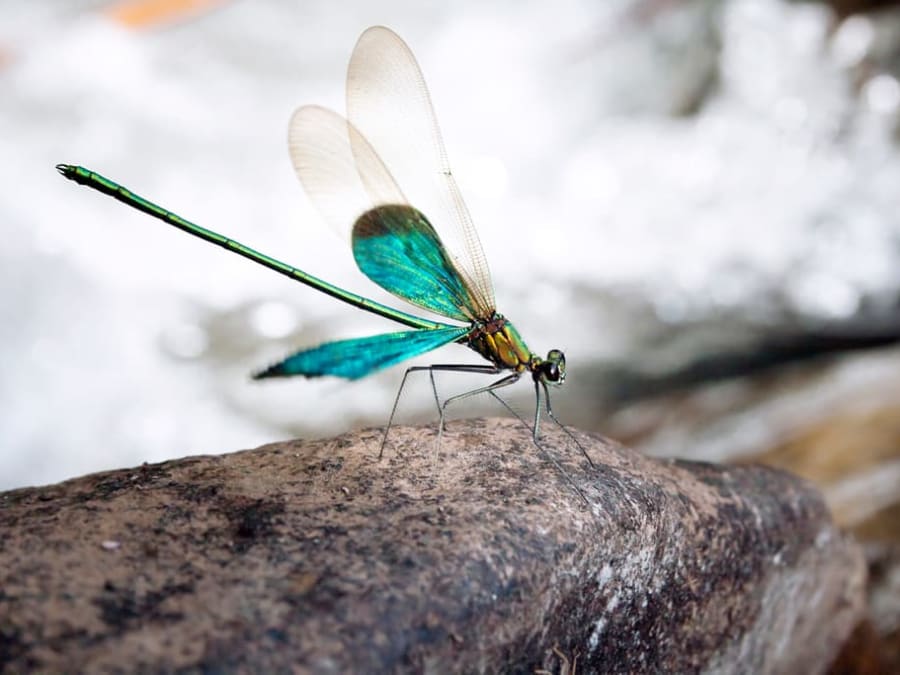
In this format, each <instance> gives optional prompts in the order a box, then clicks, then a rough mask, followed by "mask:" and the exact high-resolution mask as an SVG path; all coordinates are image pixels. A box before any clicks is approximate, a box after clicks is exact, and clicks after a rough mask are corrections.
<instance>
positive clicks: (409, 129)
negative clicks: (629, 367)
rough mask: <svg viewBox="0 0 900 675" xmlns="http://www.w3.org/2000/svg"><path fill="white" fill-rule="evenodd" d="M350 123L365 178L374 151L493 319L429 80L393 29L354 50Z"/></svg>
mask: <svg viewBox="0 0 900 675" xmlns="http://www.w3.org/2000/svg"><path fill="white" fill-rule="evenodd" d="M347 118H348V120H349V121H350V123H351V128H352V129H355V130H356V132H357V133H354V134H351V135H350V136H349V137H348V139H349V141H350V145H351V149H352V152H353V156H354V159H355V160H356V163H357V166H358V167H359V169H360V173H361V174H362V173H364V171H366V170H368V163H369V155H370V154H371V153H372V148H375V150H376V151H377V153H378V154H377V156H378V157H380V158H381V161H382V162H383V164H382V166H383V167H385V171H386V172H387V173H388V175H390V176H392V177H393V178H394V179H396V183H395V185H400V186H402V187H403V190H404V192H405V194H406V196H407V197H408V198H409V199H408V201H406V200H404V202H405V203H409V204H411V205H412V206H414V207H416V208H417V209H418V210H419V211H421V212H422V213H424V214H425V215H426V216H427V217H428V218H429V220H430V221H431V223H432V224H433V225H434V227H435V229H436V230H437V232H438V233H439V235H440V238H441V240H442V241H443V243H444V245H445V246H446V248H447V250H448V252H449V255H450V258H451V260H452V261H453V264H454V266H455V267H456V268H457V270H458V271H459V273H460V276H461V277H462V278H463V280H464V282H465V283H466V285H467V286H468V287H469V290H470V294H471V296H472V300H473V302H474V304H475V306H476V308H477V310H478V313H479V315H481V316H490V315H491V314H493V311H494V308H495V302H494V292H493V286H492V284H491V276H490V270H489V268H488V264H487V260H486V258H485V256H484V251H483V249H482V247H481V242H480V241H479V239H478V234H477V233H476V231H475V227H474V225H473V224H472V220H471V217H470V216H469V211H468V209H467V208H466V205H465V202H463V199H462V195H461V194H460V192H459V188H458V187H457V185H456V181H455V180H454V178H453V175H452V173H451V172H450V165H449V163H448V161H447V154H446V151H445V150H444V142H443V140H442V138H441V132H440V129H439V128H438V124H437V119H436V117H435V115H434V110H433V108H432V105H431V97H430V95H429V93H428V88H427V86H426V84H425V79H424V78H423V76H422V72H421V70H420V69H419V66H418V64H417V63H416V59H415V57H414V56H413V54H412V51H410V49H409V47H408V46H407V45H406V43H404V42H403V40H401V39H400V37H399V36H397V35H396V34H395V33H394V32H393V31H391V30H389V29H387V28H384V27H382V26H374V27H372V28H369V29H368V30H366V31H365V32H364V33H363V34H362V36H360V38H359V41H358V42H357V43H356V47H355V48H354V50H353V55H352V57H351V58H350V66H349V69H348V72H347ZM370 144H371V145H370ZM401 203H403V202H401ZM357 215H358V214H357Z"/></svg>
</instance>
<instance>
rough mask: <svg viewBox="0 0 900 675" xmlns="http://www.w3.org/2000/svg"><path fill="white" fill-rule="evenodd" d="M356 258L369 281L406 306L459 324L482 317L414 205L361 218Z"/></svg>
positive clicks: (356, 228)
mask: <svg viewBox="0 0 900 675" xmlns="http://www.w3.org/2000/svg"><path fill="white" fill-rule="evenodd" d="M353 257H354V258H355V259H356V264H357V265H358V266H359V269H360V270H362V272H363V273H364V274H365V275H366V276H367V277H369V278H370V279H371V280H372V281H374V282H375V283H376V284H378V285H379V286H381V287H382V288H384V289H385V290H387V291H389V292H391V293H393V294H394V295H396V296H398V297H400V298H403V299H404V300H406V301H407V302H411V303H412V304H414V305H418V306H419V307H424V308H425V309H427V310H430V311H432V312H436V313H438V314H441V315H442V316H446V317H449V318H452V319H457V320H459V321H472V320H473V319H475V318H478V317H479V316H480V311H479V309H478V305H477V303H476V301H475V299H474V297H473V295H472V292H471V290H470V287H469V285H468V284H467V283H466V282H465V281H464V280H463V278H462V277H461V276H460V274H459V272H458V271H457V269H456V267H455V266H454V265H453V263H452V262H451V261H450V258H449V256H448V255H447V251H446V250H445V249H444V246H443V244H442V243H441V240H440V239H439V238H438V235H437V233H436V232H435V231H434V228H433V227H432V226H431V223H429V222H428V219H427V218H426V217H425V216H424V215H423V214H422V213H421V212H419V211H418V210H416V209H415V208H413V207H412V206H409V205H407V204H387V205H384V206H378V207H376V208H374V209H370V210H369V211H366V213H364V214H363V215H362V216H360V217H359V218H358V219H357V221H356V223H355V224H354V225H353ZM481 318H484V317H481Z"/></svg>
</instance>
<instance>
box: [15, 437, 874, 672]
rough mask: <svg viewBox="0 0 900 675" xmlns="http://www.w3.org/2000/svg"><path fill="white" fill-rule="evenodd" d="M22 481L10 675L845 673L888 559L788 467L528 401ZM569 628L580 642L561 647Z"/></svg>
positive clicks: (567, 641) (18, 494) (571, 640)
mask: <svg viewBox="0 0 900 675" xmlns="http://www.w3.org/2000/svg"><path fill="white" fill-rule="evenodd" d="M391 433H392V435H391V442H390V443H389V446H388V449H387V451H386V455H385V458H384V459H383V460H382V461H377V460H376V459H375V458H376V457H377V454H378V447H379V442H380V432H379V431H377V430H376V431H363V432H359V433H354V434H349V435H346V436H342V437H339V438H335V439H331V440H323V441H315V442H309V441H296V442H288V443H277V444H272V445H268V446H265V447H262V448H259V449H256V450H250V451H245V452H238V453H234V454H230V455H224V456H216V457H193V458H188V459H183V460H177V461H171V462H166V463H163V464H157V465H144V466H142V467H140V468H137V469H132V470H121V471H113V472H108V473H103V474H95V475H91V476H86V477H83V478H79V479H76V480H71V481H68V482H65V483H61V484H59V485H53V486H48V487H42V488H33V489H23V490H15V491H12V492H7V493H3V494H2V495H0V669H4V670H5V671H6V672H20V671H34V670H40V671H70V672H74V671H99V670H121V671H129V672H135V671H142V670H143V671H170V670H175V669H190V670H196V671H203V672H231V671H238V670H243V671H258V672H284V671H287V670H293V671H294V672H304V671H307V672H324V673H327V672H340V673H346V672H381V671H394V672H397V671H400V672H404V671H410V672H453V671H465V672H474V671H482V672H534V671H535V670H539V669H547V670H550V671H552V672H559V671H560V670H562V669H563V668H564V667H566V666H565V661H564V660H563V658H562V657H565V658H566V659H568V660H569V662H570V663H569V665H570V666H571V665H572V662H574V661H575V659H576V658H577V665H576V667H577V672H579V673H583V672H622V671H645V672H646V671H668V672H676V671H677V672H696V671H713V672H715V671H722V672H755V673H780V672H805V673H814V672H821V671H824V670H825V669H827V668H828V666H829V664H830V663H831V661H832V659H833V658H834V657H835V655H836V654H837V652H838V650H839V649H840V646H841V644H842V643H843V641H844V640H845V639H846V638H847V636H848V635H849V634H850V631H851V630H852V629H853V627H854V625H856V623H857V622H858V620H859V617H860V614H861V611H862V605H863V585H864V574H865V573H864V565H863V561H862V558H861V555H860V553H859V551H858V549H857V548H856V546H855V545H854V544H852V542H850V541H849V540H847V539H845V538H844V537H843V536H842V535H841V534H840V533H839V532H838V531H837V530H836V529H835V528H834V527H833V525H832V524H831V521H830V518H829V515H828V512H827V511H826V509H825V507H824V505H823V503H822V501H821V499H820V497H819V495H818V494H817V493H816V492H815V491H814V490H813V489H812V488H811V487H810V486H808V485H807V484H806V483H804V482H803V481H801V480H799V479H796V478H794V477H792V476H790V475H788V474H785V473H781V472H779V471H776V470H773V469H766V468H762V467H753V466H746V467H731V468H726V467H720V466H716V465H710V464H703V463H690V462H680V461H665V460H657V459H650V458H646V457H643V456H641V455H639V454H637V453H635V452H633V451H631V450H629V449H627V448H624V447H621V446H619V445H617V444H615V443H612V442H610V441H607V440H603V439H599V438H592V437H588V436H584V435H579V438H580V440H581V441H582V442H583V444H584V445H585V446H586V447H587V449H588V451H589V454H590V456H591V458H592V459H593V462H594V464H595V468H591V467H590V466H589V464H588V463H587V462H586V461H585V460H584V458H583V456H582V455H581V454H580V453H579V452H578V450H577V449H576V448H575V447H574V445H573V444H572V442H571V441H570V440H569V439H568V438H567V437H566V436H565V435H564V434H563V433H561V432H560V431H559V430H558V429H556V430H554V429H547V430H546V431H545V432H544V437H543V443H542V445H543V446H544V448H545V449H547V450H549V451H551V452H552V453H553V454H554V456H555V457H557V458H558V460H559V462H560V464H561V465H562V466H563V467H564V468H565V471H566V472H567V474H568V476H569V477H570V479H571V480H573V481H574V482H576V483H577V484H578V485H579V486H580V488H581V490H582V491H583V492H584V494H585V496H586V497H587V499H588V500H589V501H590V503H591V506H590V508H588V506H587V505H586V504H585V501H584V500H583V499H582V498H581V497H580V496H579V495H578V493H577V492H576V491H575V490H574V489H573V487H572V486H571V485H570V483H569V482H568V481H567V479H566V477H565V476H564V475H563V474H562V473H561V472H560V470H558V469H557V468H554V466H553V465H552V464H551V463H550V462H549V461H548V460H547V457H546V455H545V454H543V453H542V452H541V451H540V450H539V449H538V448H536V446H535V445H534V444H533V443H532V442H531V439H530V436H529V434H528V433H527V432H526V431H525V430H524V429H523V427H522V426H521V425H519V424H517V423H515V422H514V421H508V420H474V421H469V422H454V423H452V424H451V425H450V426H449V428H448V430H447V431H446V432H445V435H444V439H443V442H442V446H441V447H440V449H435V447H434V435H433V430H428V429H421V428H396V429H393V430H392V432H391ZM554 648H555V649H554Z"/></svg>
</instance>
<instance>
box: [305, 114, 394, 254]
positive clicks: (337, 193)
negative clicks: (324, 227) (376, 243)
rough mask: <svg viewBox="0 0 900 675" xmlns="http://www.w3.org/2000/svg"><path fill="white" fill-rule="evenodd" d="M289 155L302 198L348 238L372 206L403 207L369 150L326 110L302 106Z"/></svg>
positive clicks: (387, 174) (390, 178)
mask: <svg viewBox="0 0 900 675" xmlns="http://www.w3.org/2000/svg"><path fill="white" fill-rule="evenodd" d="M288 150H289V152H290V156H291V162H292V163H293V165H294V170H295V171H296V173H297V177H298V178H299V179H300V182H301V183H302V184H303V188H304V189H305V190H306V194H307V195H309V198H310V200H311V201H312V202H313V204H314V205H315V207H316V209H317V210H318V211H319V213H320V214H321V215H322V217H323V218H325V220H326V221H327V222H328V224H329V225H331V226H332V227H333V228H334V229H335V230H336V231H338V232H344V233H348V234H349V232H350V228H351V227H352V225H353V223H355V222H356V219H357V218H359V217H360V216H361V215H362V214H363V213H365V212H366V211H368V210H369V209H371V208H372V207H373V206H379V205H382V204H405V203H406V198H405V197H404V196H403V192H401V190H400V188H399V187H398V186H397V183H396V182H395V181H394V178H393V176H391V174H390V172H389V171H388V170H387V168H386V167H385V165H384V163H383V162H382V161H381V159H380V158H379V157H378V154H377V153H376V152H375V150H373V149H372V146H371V145H369V143H368V142H367V141H366V139H365V138H363V137H362V135H361V134H360V133H359V131H358V130H356V129H355V128H354V127H353V126H352V125H351V124H350V123H349V122H347V120H345V119H344V118H343V117H341V116H340V115H338V114H337V113H336V112H333V111H331V110H329V109H328V108H323V107H321V106H317V105H306V106H302V107H300V108H298V109H297V110H296V111H294V114H293V115H292V116H291V122H290V126H289V128H288ZM348 238H349V237H348Z"/></svg>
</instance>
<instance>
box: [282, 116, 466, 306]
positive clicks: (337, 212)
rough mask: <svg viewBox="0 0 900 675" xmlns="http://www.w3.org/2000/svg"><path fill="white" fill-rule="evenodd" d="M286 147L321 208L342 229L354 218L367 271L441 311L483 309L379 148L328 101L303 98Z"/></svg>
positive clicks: (359, 257) (356, 243)
mask: <svg viewBox="0 0 900 675" xmlns="http://www.w3.org/2000/svg"><path fill="white" fill-rule="evenodd" d="M288 147H289V149H290V154H291V160H292V162H293V164H294V169H295V170H296V172H297V176H298V177H299V178H300V181H301V182H302V183H303V187H304V188H305V189H306V192H307V194H308V195H309V196H310V199H311V200H312V201H313V203H314V204H315V205H316V208H317V209H318V210H319V211H320V213H322V215H323V216H324V217H325V218H326V220H328V221H329V222H330V223H331V224H332V225H333V226H334V227H335V228H337V229H339V230H342V229H346V228H347V227H348V225H349V224H354V228H353V251H354V257H355V258H356V262H357V264H358V265H359V268H360V269H361V270H362V271H363V273H364V274H366V276H368V277H369V278H370V279H372V280H373V281H374V282H375V283H377V284H379V285H380V286H381V287H382V288H385V289H386V290H388V291H390V292H391V293H393V294H394V295H397V296H399V297H401V298H403V299H404V300H407V301H409V302H411V303H413V304H416V305H419V306H420V307H424V308H425V309H428V310H430V311H433V312H437V313H438V314H442V315H443V316H446V317H450V318H453V319H458V320H461V321H471V320H472V319H474V318H476V317H478V316H483V315H482V312H483V311H484V309H483V305H482V304H481V303H480V302H479V300H478V296H476V295H475V293H473V292H472V287H471V284H469V283H468V281H467V280H466V279H465V278H463V277H462V276H460V272H459V269H458V268H457V267H456V266H455V265H454V264H453V263H452V262H451V261H450V259H449V258H448V255H447V253H445V249H444V246H443V244H442V242H441V241H440V239H439V238H438V236H437V234H436V233H435V232H434V229H433V228H432V226H431V224H430V223H429V222H428V220H427V219H426V218H425V217H424V216H422V214H421V213H420V212H419V211H417V210H416V209H414V208H413V207H412V206H409V205H408V204H407V203H406V199H405V197H404V196H403V193H402V192H401V191H400V188H399V187H398V186H397V184H396V182H395V181H394V179H393V177H392V176H391V174H390V172H389V171H388V170H387V168H386V167H385V165H384V163H383V162H382V161H381V159H380V158H379V156H378V154H377V153H376V152H375V150H374V149H373V148H372V146H370V145H369V143H368V142H367V141H366V139H365V138H363V137H362V135H361V134H360V133H359V131H357V130H356V129H355V128H354V127H353V126H352V125H351V124H350V123H348V122H347V120H345V119H344V118H343V117H341V116H340V115H338V114H337V113H335V112H332V111H331V110H328V109H327V108H322V107H319V106H304V107H302V108H300V109H298V110H297V111H296V112H295V113H294V115H293V117H292V118H291V124H290V131H289V136H288ZM373 205H374V208H372V207H373Z"/></svg>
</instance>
